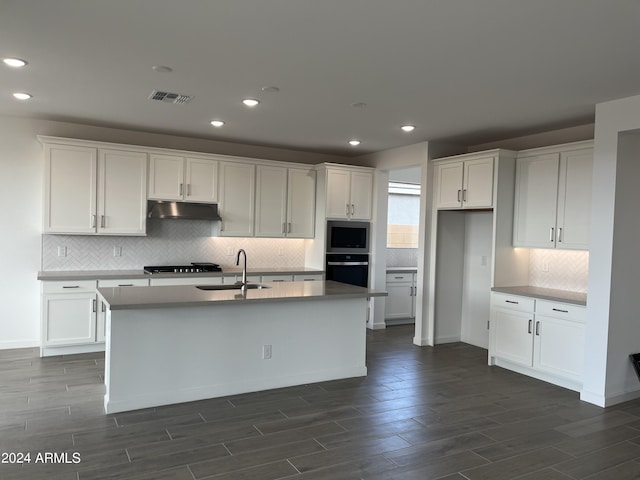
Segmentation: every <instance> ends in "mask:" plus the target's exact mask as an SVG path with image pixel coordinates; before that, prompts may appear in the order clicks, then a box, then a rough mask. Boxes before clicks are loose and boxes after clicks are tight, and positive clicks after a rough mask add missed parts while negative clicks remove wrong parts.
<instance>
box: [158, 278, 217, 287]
mask: <svg viewBox="0 0 640 480" xmlns="http://www.w3.org/2000/svg"><path fill="white" fill-rule="evenodd" d="M225 283H226V282H225ZM149 285H151V286H152V287H156V286H161V285H222V277H179V278H152V279H151V280H150V282H149Z"/></svg>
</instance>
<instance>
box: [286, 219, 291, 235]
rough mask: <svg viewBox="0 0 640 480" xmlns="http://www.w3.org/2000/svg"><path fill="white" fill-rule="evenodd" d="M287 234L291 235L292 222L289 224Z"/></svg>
mask: <svg viewBox="0 0 640 480" xmlns="http://www.w3.org/2000/svg"><path fill="white" fill-rule="evenodd" d="M287 233H291V222H289V223H287Z"/></svg>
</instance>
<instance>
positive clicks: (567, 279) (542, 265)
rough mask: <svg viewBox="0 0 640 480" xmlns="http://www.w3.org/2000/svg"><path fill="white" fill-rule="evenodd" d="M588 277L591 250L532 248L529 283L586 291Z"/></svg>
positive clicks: (533, 285) (534, 285)
mask: <svg viewBox="0 0 640 480" xmlns="http://www.w3.org/2000/svg"><path fill="white" fill-rule="evenodd" d="M545 269H546V270H547V271H545ZM588 278H589V252H584V251H578V250H548V249H531V251H530V253H529V285H531V286H532V287H543V288H555V289H558V290H569V291H572V292H586V291H587V282H588Z"/></svg>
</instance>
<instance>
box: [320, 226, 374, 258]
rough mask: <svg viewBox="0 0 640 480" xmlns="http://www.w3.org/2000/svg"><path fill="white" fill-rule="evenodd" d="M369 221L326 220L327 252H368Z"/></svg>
mask: <svg viewBox="0 0 640 480" xmlns="http://www.w3.org/2000/svg"><path fill="white" fill-rule="evenodd" d="M369 227H370V224H369V222H345V221H334V220H329V221H328V222H327V253H369Z"/></svg>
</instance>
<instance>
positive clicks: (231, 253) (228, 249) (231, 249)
mask: <svg viewBox="0 0 640 480" xmlns="http://www.w3.org/2000/svg"><path fill="white" fill-rule="evenodd" d="M227 255H228V256H230V257H233V248H231V247H227Z"/></svg>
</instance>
